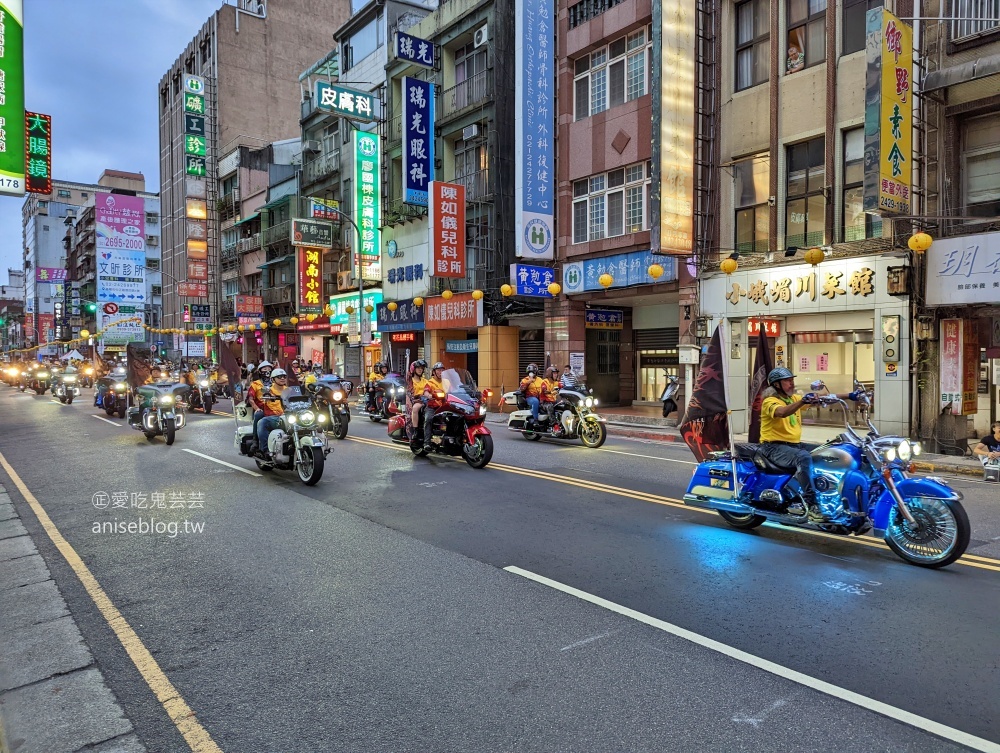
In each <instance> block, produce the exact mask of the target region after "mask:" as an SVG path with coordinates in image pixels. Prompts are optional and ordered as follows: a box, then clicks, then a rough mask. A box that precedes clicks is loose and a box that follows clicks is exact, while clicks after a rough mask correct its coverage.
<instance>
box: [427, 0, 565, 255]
mask: <svg viewBox="0 0 1000 753" xmlns="http://www.w3.org/2000/svg"><path fill="white" fill-rule="evenodd" d="M554 23H555V3H554V2H553V0H523V1H522V2H518V3H515V4H514V92H515V96H514V144H515V146H514V166H515V167H514V223H515V228H514V255H515V256H516V257H518V258H522V259H534V260H550V259H554V258H555V234H554V232H553V231H554V227H553V225H554V222H553V216H554V214H555V191H554V188H553V186H554V181H555V139H554V133H553V130H552V129H553V124H554V123H555V65H554V61H555V56H554V51H553V50H552V43H553V38H554V33H553V24H554ZM435 274H436V273H435Z"/></svg>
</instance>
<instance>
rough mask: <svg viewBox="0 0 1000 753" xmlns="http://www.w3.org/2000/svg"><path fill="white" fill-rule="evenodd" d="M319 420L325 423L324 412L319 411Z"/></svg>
mask: <svg viewBox="0 0 1000 753" xmlns="http://www.w3.org/2000/svg"><path fill="white" fill-rule="evenodd" d="M319 422H320V423H321V424H325V423H326V414H325V413H320V414H319Z"/></svg>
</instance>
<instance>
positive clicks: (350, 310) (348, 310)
mask: <svg viewBox="0 0 1000 753" xmlns="http://www.w3.org/2000/svg"><path fill="white" fill-rule="evenodd" d="M344 311H345V312H346V313H347V315H348V316H350V315H351V314H353V313H354V306H345V307H344Z"/></svg>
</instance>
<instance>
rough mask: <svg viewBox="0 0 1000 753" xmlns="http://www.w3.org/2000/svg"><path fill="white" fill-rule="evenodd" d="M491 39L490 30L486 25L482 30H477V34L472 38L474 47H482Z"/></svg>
mask: <svg viewBox="0 0 1000 753" xmlns="http://www.w3.org/2000/svg"><path fill="white" fill-rule="evenodd" d="M489 39H490V33H489V28H488V27H487V25H486V24H483V25H482V26H481V27H480V28H478V29H476V34H475V36H474V37H473V38H472V46H473V47H482V46H483V45H484V44H486V43H487V42H488V41H489Z"/></svg>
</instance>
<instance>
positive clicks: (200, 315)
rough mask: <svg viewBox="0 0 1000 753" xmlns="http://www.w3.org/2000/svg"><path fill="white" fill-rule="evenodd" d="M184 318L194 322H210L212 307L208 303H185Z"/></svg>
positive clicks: (186, 320)
mask: <svg viewBox="0 0 1000 753" xmlns="http://www.w3.org/2000/svg"><path fill="white" fill-rule="evenodd" d="M183 319H184V321H185V322H191V323H194V324H208V323H210V322H211V321H212V307H211V306H210V305H209V304H207V303H185V304H184V314H183Z"/></svg>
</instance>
